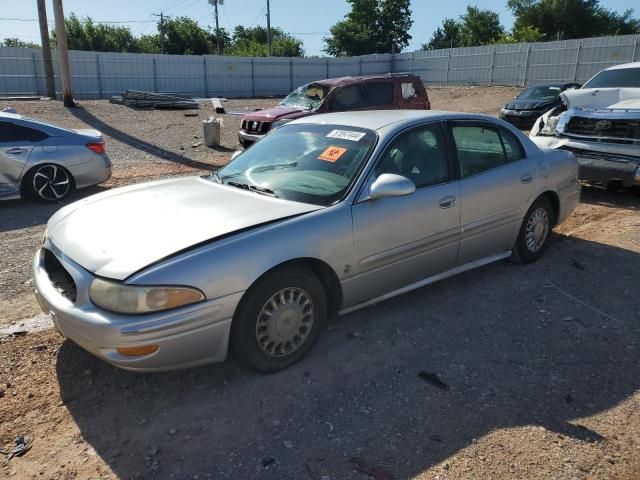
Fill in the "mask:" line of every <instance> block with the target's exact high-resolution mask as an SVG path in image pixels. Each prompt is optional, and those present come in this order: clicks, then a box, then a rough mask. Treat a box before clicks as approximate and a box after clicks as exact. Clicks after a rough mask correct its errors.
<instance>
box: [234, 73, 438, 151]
mask: <svg viewBox="0 0 640 480" xmlns="http://www.w3.org/2000/svg"><path fill="white" fill-rule="evenodd" d="M430 107H431V106H430V104H429V97H428V96H427V91H426V89H425V88H424V85H423V84H422V80H420V77H419V76H417V75H411V74H387V75H375V76H366V77H341V78H327V79H326V80H318V81H317V82H312V83H309V84H307V85H303V86H301V87H299V88H297V89H295V90H294V91H293V92H291V93H290V94H289V95H288V96H287V97H286V98H285V99H284V100H282V102H280V103H279V104H278V105H277V106H275V107H273V108H267V109H263V110H257V111H255V112H251V113H249V114H248V115H245V116H244V117H243V118H242V126H241V127H240V131H239V132H238V137H239V139H240V144H241V145H242V146H243V147H248V146H249V145H251V144H252V143H254V142H256V141H258V140H260V138H262V136H263V135H265V134H266V133H267V132H269V130H271V129H272V128H274V127H278V126H280V125H283V124H285V123H287V122H290V121H291V120H295V119H296V118H301V117H306V116H309V115H316V114H319V113H329V112H344V111H348V110H395V109H413V110H429V109H430Z"/></svg>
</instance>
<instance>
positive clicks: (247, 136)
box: [238, 130, 264, 147]
mask: <svg viewBox="0 0 640 480" xmlns="http://www.w3.org/2000/svg"><path fill="white" fill-rule="evenodd" d="M262 137H264V135H258V134H256V133H248V132H246V131H245V130H238V139H239V140H240V145H242V146H243V147H248V146H249V145H252V144H254V143H256V142H257V141H258V140H260V139H261V138H262Z"/></svg>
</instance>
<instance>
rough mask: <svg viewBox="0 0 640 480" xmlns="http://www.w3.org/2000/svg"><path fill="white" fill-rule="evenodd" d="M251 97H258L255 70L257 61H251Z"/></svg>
mask: <svg viewBox="0 0 640 480" xmlns="http://www.w3.org/2000/svg"><path fill="white" fill-rule="evenodd" d="M251 96H252V97H253V98H255V96H256V70H255V60H254V59H253V58H252V59H251Z"/></svg>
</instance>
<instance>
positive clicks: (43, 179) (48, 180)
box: [23, 163, 73, 203]
mask: <svg viewBox="0 0 640 480" xmlns="http://www.w3.org/2000/svg"><path fill="white" fill-rule="evenodd" d="M72 190H73V177H72V176H71V174H70V173H69V172H68V171H67V170H66V169H65V168H63V167H61V166H59V165H54V164H52V163H46V164H43V165H38V166H36V167H34V168H33V169H31V170H30V171H29V172H28V173H27V174H26V175H25V177H24V180H23V191H24V192H25V194H26V195H28V196H29V197H31V198H32V199H34V200H36V201H38V202H41V203H55V202H59V201H61V200H62V199H64V198H65V197H66V196H67V195H69V193H71V191H72Z"/></svg>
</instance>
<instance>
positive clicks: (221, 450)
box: [57, 236, 640, 479]
mask: <svg viewBox="0 0 640 480" xmlns="http://www.w3.org/2000/svg"><path fill="white" fill-rule="evenodd" d="M569 258H579V260H580V262H581V265H582V267H583V268H580V269H578V268H575V266H574V265H573V264H572V262H571V261H569ZM639 263H640V254H638V253H636V252H633V251H629V250H625V249H621V248H616V247H612V246H608V245H604V244H600V243H594V242H588V241H584V240H580V239H577V238H568V237H561V236H554V238H553V242H552V244H551V245H550V246H549V249H548V251H547V253H546V255H545V256H544V257H543V258H542V259H541V260H540V261H539V262H537V263H535V264H532V265H528V266H520V265H515V264H511V263H509V262H500V263H496V264H493V265H489V266H487V267H484V268H482V269H478V270H475V271H472V272H467V273H466V274H463V275H459V276H457V277H455V278H451V279H449V280H445V281H442V282H440V283H437V284H434V285H431V286H429V287H425V288H422V289H419V290H416V291H414V292H411V293H409V294H406V295H402V296H400V297H397V298H395V299H392V300H389V301H386V302H383V303H380V304H378V305H376V306H373V307H370V308H367V309H365V310H361V311H359V312H356V313H353V314H350V315H348V316H345V317H341V318H338V319H336V320H333V321H332V322H331V323H330V325H329V329H328V331H326V332H325V333H324V334H323V336H322V337H321V339H320V341H319V343H318V344H317V345H316V347H315V348H314V349H313V350H312V352H311V354H310V355H309V356H308V357H307V358H306V359H304V360H303V361H302V362H300V363H299V364H297V365H295V366H293V367H291V368H289V369H287V370H285V371H282V372H279V373H276V374H271V375H261V374H257V373H254V372H250V371H247V370H245V369H243V368H241V367H239V366H238V365H236V364H235V363H234V362H232V361H229V362H226V363H223V364H219V365H212V366H207V367H202V368H197V369H191V370H186V371H180V372H171V373H165V374H133V373H128V372H124V371H120V370H117V369H115V368H113V367H111V366H109V365H107V364H106V363H104V362H102V361H99V360H97V359H95V358H93V357H92V356H90V355H89V354H87V353H85V352H84V351H82V350H81V349H80V348H78V347H76V346H74V345H73V344H72V343H70V342H65V343H64V344H63V346H62V348H61V349H60V351H59V353H58V358H57V376H58V381H59V383H60V389H61V396H62V400H63V402H64V404H65V405H66V407H67V408H68V409H69V411H70V413H71V415H72V416H73V418H74V420H75V421H76V423H77V425H78V427H79V429H80V431H81V434H82V437H83V439H84V440H85V441H86V442H88V443H89V444H90V445H91V446H92V447H93V448H94V449H95V451H96V452H97V453H98V455H100V456H101V458H102V459H104V461H105V462H107V463H108V465H109V467H110V468H111V469H112V470H113V472H114V473H115V474H116V475H117V476H118V477H124V478H129V477H130V476H131V475H136V474H138V472H139V473H140V474H141V475H142V476H143V477H144V478H147V477H153V476H158V477H162V478H169V477H170V476H171V475H174V477H175V478H187V477H188V478H191V476H193V475H200V478H203V476H202V474H208V475H209V476H210V477H207V478H264V479H318V478H320V477H321V476H322V475H328V476H329V477H330V478H340V479H347V478H363V477H362V475H361V474H360V473H358V474H355V473H354V470H353V469H354V468H356V469H358V468H359V467H361V466H362V465H368V466H370V467H371V468H373V469H375V468H377V469H378V470H377V471H378V472H383V473H384V474H385V475H386V474H387V473H388V474H389V475H393V477H391V476H380V477H379V478H396V479H400V478H412V477H414V476H416V475H419V474H420V473H421V472H423V471H424V470H426V469H428V468H429V467H431V466H433V465H435V464H437V463H439V462H441V461H443V460H444V459H446V458H448V457H450V456H451V455H453V454H455V453H456V452H458V451H459V450H461V449H462V448H464V447H466V446H468V445H470V444H471V443H472V442H473V440H474V439H477V438H480V437H482V436H483V435H486V434H487V433H489V432H491V431H493V430H496V429H506V428H510V427H518V426H525V425H536V426H541V427H543V428H544V429H546V430H548V431H551V432H555V433H557V434H558V435H561V436H568V437H571V438H573V439H576V440H578V441H580V442H604V441H606V434H605V433H604V432H600V431H597V430H596V429H593V428H589V427H588V426H587V425H586V424H589V420H587V419H585V417H588V416H591V415H595V414H598V413H599V412H603V411H605V410H608V409H611V408H613V407H616V406H617V405H619V404H620V403H621V402H623V401H624V400H625V399H628V398H629V397H630V396H631V395H633V394H634V393H635V392H636V391H637V390H638V388H639V387H640V351H639V350H638V348H637V345H638V344H639V343H640V330H639V329H638V328H637V325H638V321H639V320H640V314H639V312H640V298H639V297H638V295H637V283H636V282H637V278H638V277H637V267H638V265H639ZM585 468H589V467H588V466H587V467H585ZM381 475H382V474H381Z"/></svg>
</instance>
